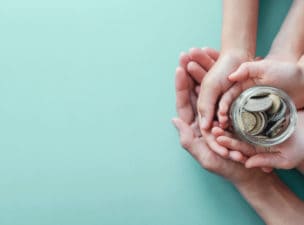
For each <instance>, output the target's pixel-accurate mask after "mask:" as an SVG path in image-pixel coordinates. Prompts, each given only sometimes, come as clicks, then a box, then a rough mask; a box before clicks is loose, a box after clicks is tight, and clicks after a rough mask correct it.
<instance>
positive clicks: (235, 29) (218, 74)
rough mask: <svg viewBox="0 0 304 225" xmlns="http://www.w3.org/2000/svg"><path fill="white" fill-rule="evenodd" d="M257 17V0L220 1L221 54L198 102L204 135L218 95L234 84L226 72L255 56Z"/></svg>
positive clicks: (211, 119) (211, 117) (202, 87)
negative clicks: (221, 3) (221, 20)
mask: <svg viewBox="0 0 304 225" xmlns="http://www.w3.org/2000/svg"><path fill="white" fill-rule="evenodd" d="M236 8H237V9H238V13H236V11H235V9H236ZM257 16H258V0H224V1H223V25H222V47H221V53H220V56H219V58H218V60H217V61H216V63H215V65H214V66H213V67H212V68H211V69H210V70H209V71H208V73H207V75H206V77H205V79H204V81H203V82H202V84H201V90H200V94H199V98H198V104H197V110H198V114H199V121H200V123H199V124H200V128H201V130H202V134H203V136H206V135H207V134H208V133H207V134H205V132H204V130H208V129H209V128H210V127H211V125H212V121H213V118H214V114H215V112H216V110H217V109H216V103H217V101H218V99H219V97H220V96H221V95H222V94H223V93H224V92H225V91H226V90H227V89H228V88H229V87H231V85H232V84H233V83H232V82H231V81H229V80H228V79H227V77H228V75H229V74H231V73H232V72H233V71H235V70H236V69H237V68H238V67H239V65H240V64H241V63H243V62H246V61H251V60H252V59H253V57H254V56H255V48H256V31H257ZM240 18H242V19H240ZM222 153H223V154H222V155H227V153H226V152H224V151H223V152H222Z"/></svg>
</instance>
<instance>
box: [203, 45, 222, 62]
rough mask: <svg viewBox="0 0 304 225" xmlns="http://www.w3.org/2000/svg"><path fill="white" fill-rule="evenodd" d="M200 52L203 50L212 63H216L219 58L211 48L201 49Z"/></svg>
mask: <svg viewBox="0 0 304 225" xmlns="http://www.w3.org/2000/svg"><path fill="white" fill-rule="evenodd" d="M202 50H203V52H206V54H207V55H209V57H210V58H211V59H213V60H214V61H216V60H217V59H218V57H219V56H220V53H219V52H218V51H217V50H215V49H213V48H209V47H203V48H202Z"/></svg>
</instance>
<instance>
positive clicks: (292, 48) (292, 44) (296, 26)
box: [269, 0, 304, 61]
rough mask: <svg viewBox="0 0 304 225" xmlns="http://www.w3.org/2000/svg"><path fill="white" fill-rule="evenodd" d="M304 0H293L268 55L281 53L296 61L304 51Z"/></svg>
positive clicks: (287, 58)
mask: <svg viewBox="0 0 304 225" xmlns="http://www.w3.org/2000/svg"><path fill="white" fill-rule="evenodd" d="M303 23H304V1H303V0H294V1H293V4H292V6H291V8H290V10H289V12H288V15H287V17H286V19H285V21H284V23H283V25H282V26H281V29H280V31H279V33H278V34H277V36H276V38H275V40H274V41H273V44H272V47H271V50H270V52H269V54H270V55H282V57H284V59H286V60H292V61H298V60H299V58H300V57H301V55H302V54H303V53H304V27H303Z"/></svg>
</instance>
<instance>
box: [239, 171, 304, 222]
mask: <svg viewBox="0 0 304 225" xmlns="http://www.w3.org/2000/svg"><path fill="white" fill-rule="evenodd" d="M236 188H237V189H238V190H239V192H240V193H241V194H242V195H243V196H244V198H245V199H246V200H247V202H248V203H249V204H250V205H251V206H252V207H253V208H254V209H255V211H256V212H257V213H258V214H259V215H260V216H261V218H262V219H263V220H264V221H265V223H266V224H268V225H270V224H301V223H299V221H303V217H304V215H302V211H303V210H304V204H303V202H302V201H301V200H300V199H299V198H297V196H295V194H294V193H293V192H291V191H290V190H289V189H288V187H287V186H286V185H285V184H284V183H283V182H282V181H281V180H280V179H279V177H278V176H277V175H276V174H274V173H271V174H265V176H262V175H261V177H260V178H259V179H258V177H256V178H253V179H252V180H251V182H247V183H243V184H236Z"/></svg>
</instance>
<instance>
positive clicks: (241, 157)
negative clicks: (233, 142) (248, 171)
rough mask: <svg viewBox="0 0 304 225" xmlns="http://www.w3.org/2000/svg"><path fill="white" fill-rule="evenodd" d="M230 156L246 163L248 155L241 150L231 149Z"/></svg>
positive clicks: (234, 159)
mask: <svg viewBox="0 0 304 225" xmlns="http://www.w3.org/2000/svg"><path fill="white" fill-rule="evenodd" d="M229 158H230V159H231V160H233V161H236V162H239V163H243V164H245V162H246V160H247V157H246V156H244V155H243V154H242V153H241V152H239V151H229Z"/></svg>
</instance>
